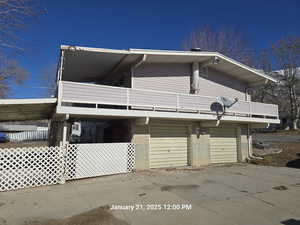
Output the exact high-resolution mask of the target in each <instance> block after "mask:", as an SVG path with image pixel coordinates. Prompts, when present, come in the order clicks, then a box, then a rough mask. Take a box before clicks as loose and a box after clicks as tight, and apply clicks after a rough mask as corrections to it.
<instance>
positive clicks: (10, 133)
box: [0, 123, 48, 142]
mask: <svg viewBox="0 0 300 225" xmlns="http://www.w3.org/2000/svg"><path fill="white" fill-rule="evenodd" d="M0 132H1V133H2V139H5V141H10V142H21V141H40V140H47V139H48V127H38V126H36V125H27V124H5V123H0ZM4 137H5V138H4Z"/></svg>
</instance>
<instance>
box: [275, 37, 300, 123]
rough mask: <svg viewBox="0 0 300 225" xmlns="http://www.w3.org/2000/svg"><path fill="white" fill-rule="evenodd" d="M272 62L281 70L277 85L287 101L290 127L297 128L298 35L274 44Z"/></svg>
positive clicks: (299, 111) (299, 100) (299, 84)
mask: <svg viewBox="0 0 300 225" xmlns="http://www.w3.org/2000/svg"><path fill="white" fill-rule="evenodd" d="M272 49H273V52H274V62H275V63H276V67H277V68H280V69H281V70H280V71H278V73H279V75H280V76H279V81H280V83H279V87H280V89H281V90H282V95H283V96H285V97H286V101H287V102H288V112H289V116H290V119H291V121H292V129H298V122H299V116H300V90H299V87H300V79H299V76H300V69H299V68H300V37H293V36H289V37H287V38H285V39H282V40H280V41H278V43H276V44H274V45H273V47H272Z"/></svg>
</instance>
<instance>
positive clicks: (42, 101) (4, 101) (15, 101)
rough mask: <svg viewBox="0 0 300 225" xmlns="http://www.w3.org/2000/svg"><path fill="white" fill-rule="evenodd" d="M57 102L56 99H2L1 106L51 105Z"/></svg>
mask: <svg viewBox="0 0 300 225" xmlns="http://www.w3.org/2000/svg"><path fill="white" fill-rule="evenodd" d="M56 102H57V99H56V98H36V99H30V98H29V99H1V100H0V105H22V104H51V103H56Z"/></svg>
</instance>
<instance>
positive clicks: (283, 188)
mask: <svg viewBox="0 0 300 225" xmlns="http://www.w3.org/2000/svg"><path fill="white" fill-rule="evenodd" d="M273 189H274V190H278V191H285V190H287V189H288V188H287V187H286V186H284V185H280V186H275V187H273Z"/></svg>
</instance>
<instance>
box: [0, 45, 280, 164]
mask: <svg viewBox="0 0 300 225" xmlns="http://www.w3.org/2000/svg"><path fill="white" fill-rule="evenodd" d="M264 82H276V80H275V79H274V78H272V77H269V76H267V75H265V74H264V73H262V72H259V71H257V70H255V69H253V68H250V67H248V66H246V65H243V64H241V63H239V62H237V61H235V60H233V59H230V58H228V57H226V56H224V55H222V54H219V53H216V52H198V51H168V50H141V49H130V50H111V49H98V48H86V47H74V46H61V54H60V61H59V66H58V76H57V84H58V88H57V101H56V99H36V100H30V99H28V100H11V101H9V100H5V102H3V103H2V104H6V106H9V105H10V104H11V105H19V106H20V107H24V108H26V107H27V108H28V113H27V114H26V112H27V111H26V110H23V111H24V112H25V114H23V116H24V118H25V117H26V118H28V117H30V118H33V119H34V118H35V119H46V118H51V120H52V122H51V128H50V144H51V145H61V144H66V143H68V142H74V143H117V142H132V143H134V144H135V168H136V169H148V168H158V167H177V166H186V165H192V166H200V165H207V164H209V163H226V162H237V161H244V160H245V159H246V158H247V157H250V156H251V146H252V144H251V132H250V131H251V129H252V128H259V127H266V126H268V125H269V124H278V123H279V122H280V121H279V119H278V107H277V105H272V104H264V103H258V102H252V101H251V96H250V95H249V94H248V93H249V90H250V89H251V88H252V87H254V86H255V85H259V84H261V83H264ZM220 97H226V98H227V99H228V100H232V99H235V98H238V101H237V102H236V103H235V104H234V105H233V106H232V107H229V108H228V109H226V111H225V112H224V113H223V114H224V115H222V116H218V115H220V114H222V112H220V111H218V113H217V112H216V108H217V109H218V107H219V106H220V103H218V102H219V101H220ZM3 101H4V100H3ZM232 101H233V100H232ZM215 106H217V107H215ZM13 109H14V108H13V106H12V107H11V108H9V110H10V111H13ZM218 110H222V108H221V109H218ZM217 114H218V115H217ZM14 117H18V118H19V119H22V118H23V117H22V116H21V115H19V114H15V115H12V117H11V118H10V117H9V116H7V117H6V119H7V120H9V119H12V118H14ZM3 118H5V117H4V116H3V114H2V113H1V112H0V119H3ZM218 120H219V121H218ZM75 124H76V126H79V127H80V132H79V135H78V134H77V136H76V135H74V134H73V133H72V132H73V131H72V130H74V129H75V128H74V127H75ZM72 125H73V128H72ZM76 129H77V128H76Z"/></svg>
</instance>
